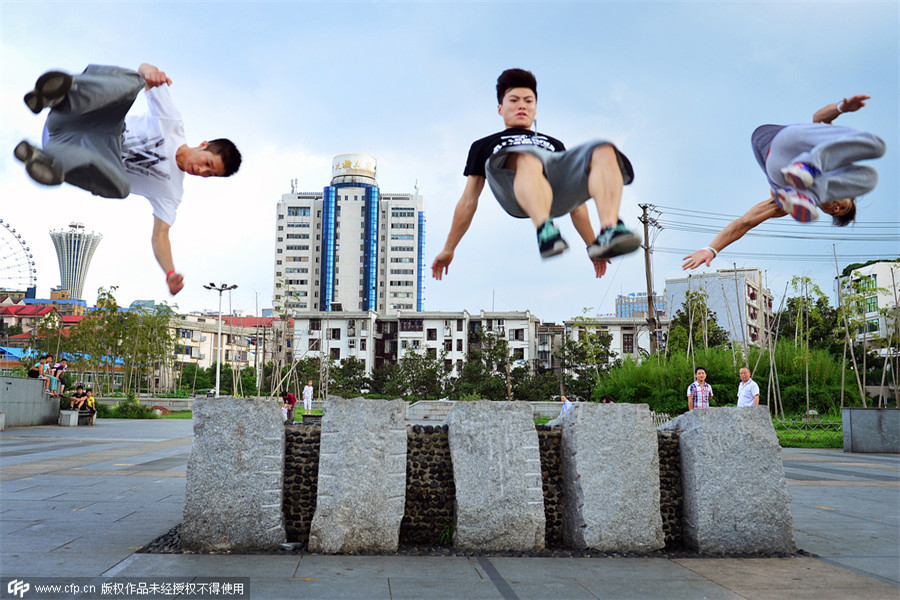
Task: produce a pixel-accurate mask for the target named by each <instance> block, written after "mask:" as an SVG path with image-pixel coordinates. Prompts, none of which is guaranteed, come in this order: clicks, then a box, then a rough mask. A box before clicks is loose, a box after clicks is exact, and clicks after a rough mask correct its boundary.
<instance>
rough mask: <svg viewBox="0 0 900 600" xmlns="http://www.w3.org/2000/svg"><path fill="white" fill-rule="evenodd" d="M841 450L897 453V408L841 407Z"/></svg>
mask: <svg viewBox="0 0 900 600" xmlns="http://www.w3.org/2000/svg"><path fill="white" fill-rule="evenodd" d="M841 421H842V425H843V428H844V452H884V453H892V454H900V408H844V409H842V410H841Z"/></svg>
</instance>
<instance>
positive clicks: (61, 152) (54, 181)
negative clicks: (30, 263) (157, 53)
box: [14, 63, 241, 295]
mask: <svg viewBox="0 0 900 600" xmlns="http://www.w3.org/2000/svg"><path fill="white" fill-rule="evenodd" d="M171 84H172V80H171V79H169V78H168V77H167V76H166V74H165V73H164V72H163V71H160V70H159V69H157V68H156V67H154V66H153V65H148V64H146V63H144V64H142V65H141V66H140V67H139V68H138V70H137V71H132V70H130V69H123V68H121V67H111V66H102V65H89V66H88V67H87V69H85V70H84V72H83V73H81V74H80V75H74V76H73V75H69V74H68V73H63V72H60V71H49V72H47V73H44V74H43V75H41V76H40V77H39V78H38V80H37V82H36V83H35V86H34V90H32V91H30V92H28V93H27V94H25V98H24V100H25V104H26V105H27V106H28V108H29V109H31V111H32V112H33V113H35V114H38V113H40V112H41V111H42V110H43V109H44V108H47V107H50V114H49V115H48V116H47V121H46V123H45V124H44V135H43V148H38V147H36V146H34V145H32V144H30V143H29V142H27V141H24V140H23V141H22V142H20V143H19V144H18V145H17V146H16V149H15V153H14V154H15V156H16V158H18V159H19V160H20V161H22V162H24V163H25V169H26V170H27V172H28V174H29V175H30V176H31V178H32V179H34V180H35V181H37V182H38V183H41V184H44V185H60V184H62V182H63V181H65V182H67V183H69V184H71V185H74V186H77V187H80V188H82V189H85V190H87V191H89V192H91V193H93V194H95V195H98V196H103V197H104V198H125V197H126V196H128V194H130V193H134V194H137V195H139V196H144V197H145V198H147V200H149V201H150V204H151V205H152V207H153V234H152V237H151V243H152V246H153V253H154V255H155V257H156V261H157V262H158V263H159V266H160V267H162V270H163V271H164V272H165V274H166V284H167V285H168V287H169V292H170V293H171V294H172V295H175V294H177V293H178V292H179V291H181V289H182V288H183V287H184V278H183V277H182V276H181V275H180V274H179V273H177V272H176V271H175V264H174V262H173V260H172V246H171V244H170V242H169V228H170V227H171V226H172V224H173V223H174V222H175V212H176V210H177V209H178V205H179V204H180V203H181V198H182V195H183V193H184V185H183V184H184V174H185V173H187V174H189V175H197V176H200V177H214V176H215V177H228V176H229V175H232V174H234V173H235V172H236V171H237V170H238V168H239V167H240V164H241V154H240V152H239V151H238V149H237V148H236V147H235V145H234V144H233V143H232V142H231V141H230V140H227V139H217V140H213V141H211V142H203V143H201V144H200V145H199V146H196V147H191V146H188V145H187V143H186V140H185V134H184V125H183V123H182V120H181V114H180V113H179V112H178V109H177V108H176V107H175V104H174V103H173V102H172V98H171V96H170V95H169V85H171ZM142 88H143V89H144V90H145V91H146V97H147V103H148V105H149V108H150V112H149V113H148V114H146V115H131V114H128V111H129V109H130V108H131V105H132V104H133V103H134V100H135V98H136V97H137V94H138V92H139V91H140V90H141V89H142ZM126 115H127V117H126Z"/></svg>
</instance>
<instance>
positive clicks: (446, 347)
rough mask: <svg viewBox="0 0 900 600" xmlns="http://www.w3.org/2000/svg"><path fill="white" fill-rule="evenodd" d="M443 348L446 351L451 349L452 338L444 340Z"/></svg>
mask: <svg viewBox="0 0 900 600" xmlns="http://www.w3.org/2000/svg"><path fill="white" fill-rule="evenodd" d="M444 350H446V351H447V352H452V351H453V340H444Z"/></svg>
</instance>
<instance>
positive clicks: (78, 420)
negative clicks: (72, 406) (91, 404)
mask: <svg viewBox="0 0 900 600" xmlns="http://www.w3.org/2000/svg"><path fill="white" fill-rule="evenodd" d="M96 416H97V414H96V413H92V412H91V411H89V410H82V411H78V410H61V411H59V424H60V426H62V427H75V426H77V425H93V424H94V422H95V421H96Z"/></svg>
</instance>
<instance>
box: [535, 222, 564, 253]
mask: <svg viewBox="0 0 900 600" xmlns="http://www.w3.org/2000/svg"><path fill="white" fill-rule="evenodd" d="M537 238H538V247H539V248H540V250H541V258H550V257H551V256H556V255H557V254H562V253H563V252H565V251H566V250H568V249H569V245H568V244H567V243H566V240H564V239H562V236H561V235H559V229H557V228H556V225H554V224H553V219H547V220H546V221H544V224H543V225H541V226H540V228H539V229H538V231H537Z"/></svg>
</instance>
